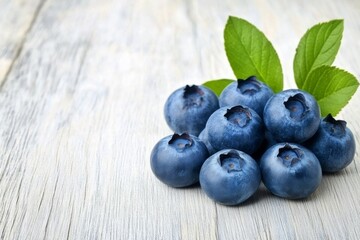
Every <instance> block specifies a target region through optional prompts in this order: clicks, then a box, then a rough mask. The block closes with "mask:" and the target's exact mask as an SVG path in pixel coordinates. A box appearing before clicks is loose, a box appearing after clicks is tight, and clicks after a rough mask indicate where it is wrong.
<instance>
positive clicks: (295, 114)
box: [284, 93, 309, 121]
mask: <svg viewBox="0 0 360 240" xmlns="http://www.w3.org/2000/svg"><path fill="white" fill-rule="evenodd" d="M284 105H285V108H286V109H288V111H289V114H290V117H291V118H292V119H294V120H298V121H299V120H301V119H302V118H303V117H304V116H305V115H306V113H307V112H308V111H309V107H308V106H307V105H306V100H305V97H304V95H303V94H301V93H297V94H295V95H294V96H291V97H289V98H288V100H287V101H286V102H284Z"/></svg>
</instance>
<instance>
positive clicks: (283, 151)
mask: <svg viewBox="0 0 360 240" xmlns="http://www.w3.org/2000/svg"><path fill="white" fill-rule="evenodd" d="M260 170H261V174H262V180H263V182H264V184H265V186H266V187H267V189H269V191H270V192H271V193H273V194H274V195H277V196H279V197H283V198H289V199H299V198H306V197H307V196H309V195H310V194H311V193H313V192H314V191H315V190H316V189H317V187H318V186H319V184H320V182H321V178H322V173H321V166H320V163H319V160H318V159H317V158H316V156H315V155H314V154H313V153H312V152H311V151H309V150H308V149H306V148H304V147H303V146H300V145H298V144H292V143H278V144H275V145H274V146H272V147H270V148H269V149H268V150H267V151H266V152H265V153H264V155H263V156H262V157H261V160H260Z"/></svg>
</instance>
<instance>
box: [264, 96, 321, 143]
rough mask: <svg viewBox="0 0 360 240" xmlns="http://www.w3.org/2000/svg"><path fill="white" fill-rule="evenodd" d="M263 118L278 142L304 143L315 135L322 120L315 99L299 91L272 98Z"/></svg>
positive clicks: (267, 104)
mask: <svg viewBox="0 0 360 240" xmlns="http://www.w3.org/2000/svg"><path fill="white" fill-rule="evenodd" d="M263 116H264V123H265V126H266V128H267V129H268V130H269V132H270V133H271V135H272V136H273V137H274V139H275V140H276V141H277V142H295V143H302V142H304V141H306V140H308V139H309V138H310V137H312V136H313V135H314V134H315V132H316V131H317V129H318V127H319V124H320V120H321V119H320V109H319V105H318V104H317V102H316V100H315V98H314V97H313V96H312V95H310V94H309V93H307V92H305V91H302V90H299V89H289V90H285V91H282V92H280V93H278V94H276V95H274V96H273V97H271V98H270V99H269V101H268V102H267V103H266V105H265V108H264V115H263Z"/></svg>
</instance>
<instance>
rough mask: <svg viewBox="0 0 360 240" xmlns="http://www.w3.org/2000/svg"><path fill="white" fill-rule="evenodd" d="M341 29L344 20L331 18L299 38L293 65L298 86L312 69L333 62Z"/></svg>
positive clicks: (299, 86) (301, 85)
mask: <svg viewBox="0 0 360 240" xmlns="http://www.w3.org/2000/svg"><path fill="white" fill-rule="evenodd" d="M343 31H344V21H343V20H332V21H330V22H325V23H320V24H317V25H315V26H313V27H312V28H310V29H309V30H308V31H307V32H306V33H305V35H304V36H303V37H302V38H301V39H300V42H299V45H298V47H297V49H296V53H295V58H294V65H293V68H294V76H295V81H296V85H297V86H298V88H302V87H303V84H304V82H305V81H306V80H307V77H308V76H309V74H310V72H311V71H312V70H313V69H315V68H317V67H319V66H321V65H331V64H332V63H333V62H334V60H335V57H336V54H337V52H338V50H339V48H340V43H341V38H342V34H343Z"/></svg>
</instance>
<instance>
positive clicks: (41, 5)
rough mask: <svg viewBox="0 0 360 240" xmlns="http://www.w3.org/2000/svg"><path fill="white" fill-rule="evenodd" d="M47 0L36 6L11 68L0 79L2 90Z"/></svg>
mask: <svg viewBox="0 0 360 240" xmlns="http://www.w3.org/2000/svg"><path fill="white" fill-rule="evenodd" d="M45 2H46V0H42V1H40V3H39V5H38V6H37V8H36V10H35V12H34V16H33V18H32V19H31V21H30V24H29V27H28V28H27V29H26V31H25V33H24V36H23V38H22V40H21V41H20V46H19V47H18V50H17V51H16V53H15V57H14V59H13V60H12V62H11V64H10V67H9V69H8V70H7V72H6V73H5V76H4V80H3V81H2V82H1V81H0V91H1V89H2V88H3V86H4V85H5V82H6V81H7V79H8V77H9V75H10V73H11V70H12V69H13V66H14V64H15V62H16V60H17V59H18V58H19V56H20V54H21V52H22V49H23V47H24V44H25V42H26V38H27V36H28V34H29V32H30V31H31V29H32V28H33V26H34V23H35V21H36V19H37V18H38V16H39V13H40V11H41V9H42V8H43V6H44V4H45Z"/></svg>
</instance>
